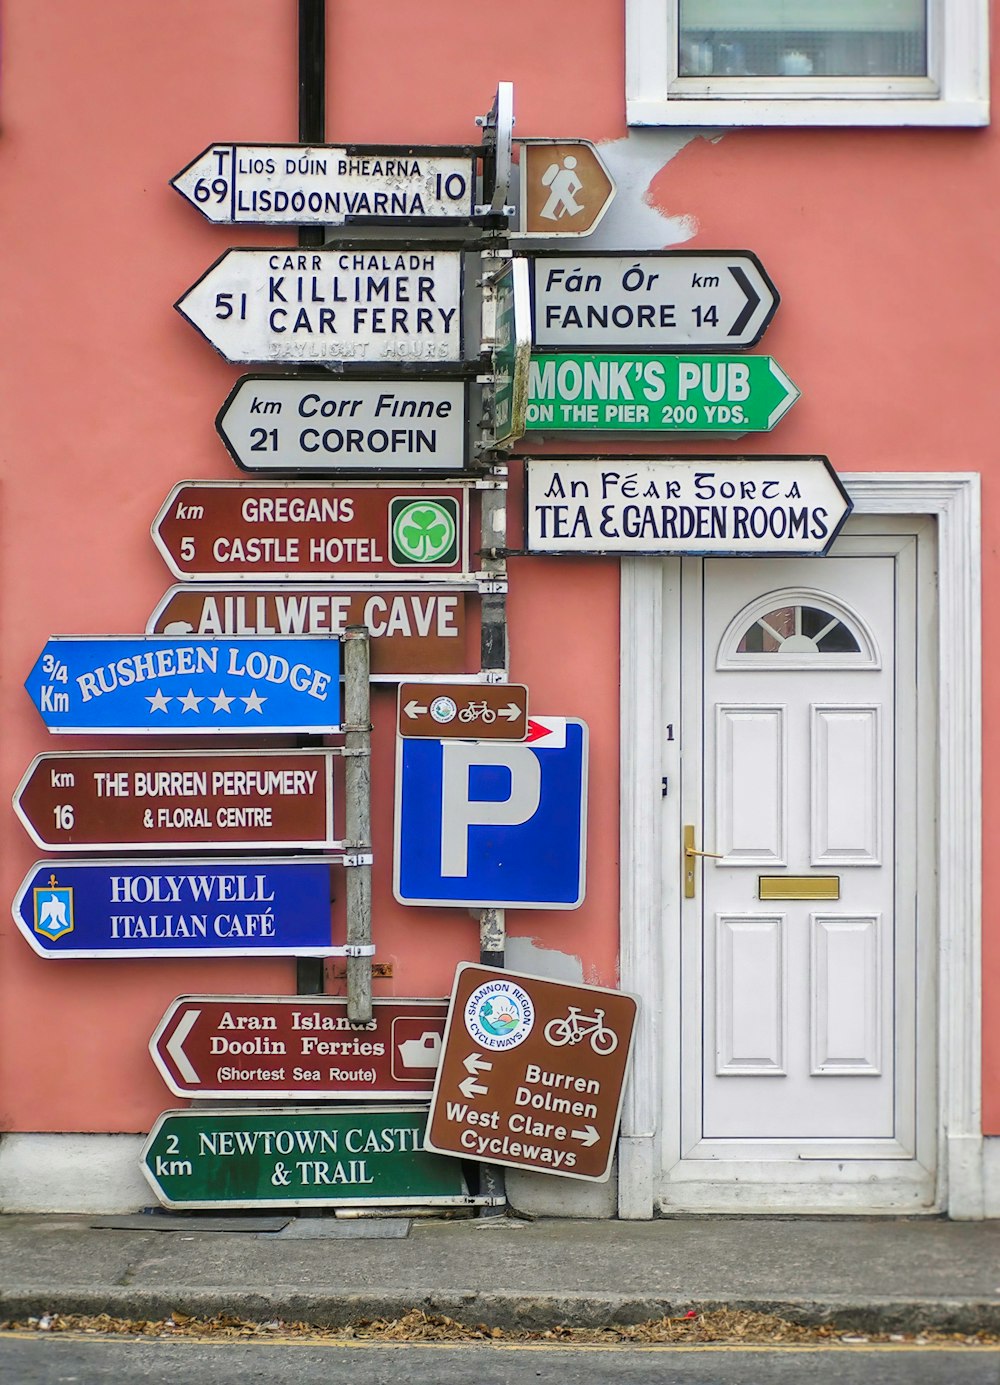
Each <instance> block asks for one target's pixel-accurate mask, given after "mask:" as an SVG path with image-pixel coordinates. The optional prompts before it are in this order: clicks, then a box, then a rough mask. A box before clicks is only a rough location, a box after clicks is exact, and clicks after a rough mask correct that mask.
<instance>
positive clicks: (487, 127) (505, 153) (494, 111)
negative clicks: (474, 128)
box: [476, 82, 514, 216]
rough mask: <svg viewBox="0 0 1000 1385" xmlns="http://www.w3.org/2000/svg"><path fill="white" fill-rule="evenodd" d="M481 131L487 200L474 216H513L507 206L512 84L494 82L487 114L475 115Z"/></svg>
mask: <svg viewBox="0 0 1000 1385" xmlns="http://www.w3.org/2000/svg"><path fill="white" fill-rule="evenodd" d="M476 124H477V125H479V126H480V127H481V128H482V131H483V196H484V197H485V196H486V195H487V193H489V197H490V200H489V202H487V203H482V204H481V205H479V206H478V207H476V215H477V216H513V215H514V208H513V207H512V206H509V205H508V198H509V197H510V180H511V172H512V169H513V151H514V84H513V82H498V83H497V94H496V96H495V97H494V98H493V105H492V107H491V108H490V112H489V114H488V115H477V116H476Z"/></svg>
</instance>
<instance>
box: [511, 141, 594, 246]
mask: <svg viewBox="0 0 1000 1385" xmlns="http://www.w3.org/2000/svg"><path fill="white" fill-rule="evenodd" d="M516 142H517V143H518V144H519V145H520V147H521V230H522V231H523V232H524V233H525V235H529V236H532V237H534V238H540V237H542V236H560V237H562V236H588V235H590V233H591V231H595V230H596V229H597V226H598V223H599V222H600V220H601V218H602V217H603V216H604V213H605V212H606V211H607V210H608V208H609V207H610V206H611V202H612V199H613V198H614V195H615V184H614V179H613V178H612V177H611V174H610V173H609V172H608V170H607V168H606V166H605V164H604V160H603V159H602V158H601V156H600V153H599V152H598V150H597V149H596V148H595V147H594V145H593V144H591V142H590V140H586V139H559V140H556V139H527V140H518V141H516Z"/></svg>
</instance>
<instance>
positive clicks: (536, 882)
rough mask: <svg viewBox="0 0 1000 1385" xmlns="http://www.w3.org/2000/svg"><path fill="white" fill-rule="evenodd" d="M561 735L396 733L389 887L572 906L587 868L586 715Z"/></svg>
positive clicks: (421, 898)
mask: <svg viewBox="0 0 1000 1385" xmlns="http://www.w3.org/2000/svg"><path fill="white" fill-rule="evenodd" d="M565 728H566V735H565V740H564V742H563V741H562V738H561V737H559V738H557V739H558V740H559V741H560V742H562V743H560V744H558V745H555V746H553V745H544V744H539V745H531V744H525V743H523V742H503V741H489V742H487V741H461V740H452V741H436V740H409V739H403V738H400V740H399V741H398V742H397V758H396V826H395V853H394V867H393V891H394V893H395V896H396V898H397V899H398V900H399V901H400V902H401V903H403V904H454V905H461V906H464V907H466V908H473V909H490V908H497V909H514V908H524V909H576V908H578V907H579V905H580V904H582V902H583V896H584V890H585V872H586V840H587V831H586V822H587V748H588V734H587V727H586V725H585V723H584V722H582V721H577V720H574V719H568V720H567V721H566V723H565Z"/></svg>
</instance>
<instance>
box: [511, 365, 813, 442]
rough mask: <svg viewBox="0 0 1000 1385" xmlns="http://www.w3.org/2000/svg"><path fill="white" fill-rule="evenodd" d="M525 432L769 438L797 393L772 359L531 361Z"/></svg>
mask: <svg viewBox="0 0 1000 1385" xmlns="http://www.w3.org/2000/svg"><path fill="white" fill-rule="evenodd" d="M529 379H530V391H529V397H528V409H527V427H528V429H529V431H534V432H541V433H566V432H579V431H581V430H582V431H584V432H595V431H597V432H604V433H608V432H615V433H617V432H629V433H632V432H636V433H678V432H681V433H734V432H739V433H747V432H753V433H766V432H769V431H770V429H772V428H773V427H774V425H775V424H776V423H777V422H778V420H779V419H780V418H783V417H784V415H785V414H786V413H787V412H788V410H789V409H790V408H791V407H792V405H793V404H794V403H795V401H796V399H798V397H799V391H798V389H797V387H796V386H795V385H793V384H792V382H791V380H789V378H788V376H787V375H786V374H785V372H784V371H783V370H782V369H781V367H780V366H779V365H778V363H777V361H775V360H774V359H773V358H772V357H771V356H681V355H677V356H647V355H638V354H632V355H618V356H608V355H599V356H598V355H587V356H565V355H554V356H536V357H535V359H534V360H533V361H532V362H531V371H530V376H529Z"/></svg>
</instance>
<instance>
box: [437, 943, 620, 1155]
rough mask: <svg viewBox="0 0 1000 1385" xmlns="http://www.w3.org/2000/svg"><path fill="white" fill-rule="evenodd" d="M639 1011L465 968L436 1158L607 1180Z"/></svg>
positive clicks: (592, 995) (562, 986) (445, 1061)
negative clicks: (454, 1156) (442, 1156)
mask: <svg viewBox="0 0 1000 1385" xmlns="http://www.w3.org/2000/svg"><path fill="white" fill-rule="evenodd" d="M637 1010H638V1001H637V1000H636V998H635V997H634V996H631V995H627V994H625V993H624V992H622V991H612V990H606V989H604V988H602V987H600V986H584V985H571V984H567V983H566V982H562V981H548V980H543V979H542V978H541V977H538V976H523V975H519V974H517V973H515V972H509V971H494V970H491V969H490V968H488V967H481V966H475V965H472V964H470V963H463V964H462V965H461V966H459V968H458V972H457V974H456V976H455V987H454V990H453V992H452V998H451V1009H450V1011H449V1018H448V1028H447V1030H446V1031H445V1040H444V1051H443V1053H442V1055H441V1064H440V1067H439V1069H438V1075H437V1079H436V1081H435V1084H434V1096H433V1098H432V1102H431V1112H430V1116H429V1117H428V1121H427V1137H426V1141H425V1144H426V1147H427V1148H428V1149H434V1150H437V1151H438V1152H439V1153H441V1154H458V1155H461V1157H462V1158H464V1159H481V1160H484V1161H487V1162H489V1163H493V1164H510V1165H513V1166H514V1167H515V1168H525V1169H537V1170H538V1171H539V1172H541V1173H559V1174H564V1175H565V1176H566V1177H568V1178H588V1179H592V1180H596V1181H600V1180H603V1179H605V1178H607V1176H608V1173H609V1171H610V1168H611V1160H612V1157H613V1155H614V1151H615V1139H616V1138H617V1134H618V1119H619V1115H620V1112H621V1102H622V1090H623V1087H624V1084H625V1077H626V1074H627V1071H628V1063H629V1055H630V1053H631V1048H632V1034H633V1030H634V1027H635V1017H636V1013H637Z"/></svg>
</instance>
